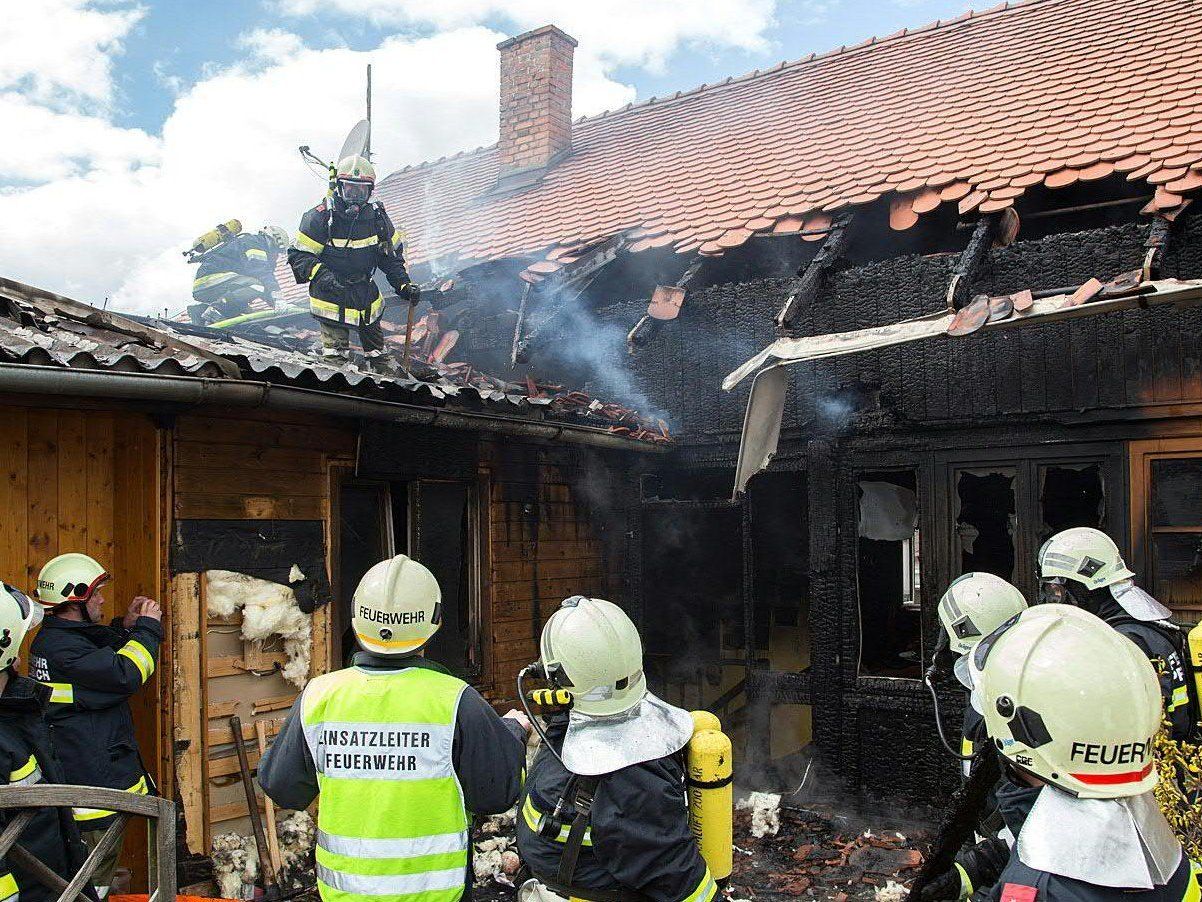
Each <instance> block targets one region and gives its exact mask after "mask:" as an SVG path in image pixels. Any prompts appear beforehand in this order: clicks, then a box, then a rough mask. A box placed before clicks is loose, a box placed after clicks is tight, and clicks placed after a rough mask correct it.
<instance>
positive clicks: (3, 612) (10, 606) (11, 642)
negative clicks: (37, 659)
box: [0, 583, 42, 670]
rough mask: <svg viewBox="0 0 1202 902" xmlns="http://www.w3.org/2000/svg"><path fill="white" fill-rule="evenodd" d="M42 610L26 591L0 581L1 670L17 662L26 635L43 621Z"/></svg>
mask: <svg viewBox="0 0 1202 902" xmlns="http://www.w3.org/2000/svg"><path fill="white" fill-rule="evenodd" d="M41 612H42V609H41V608H40V607H39V606H38V605H36V604H34V603H33V602H32V601H30V600H29V599H28V598H26V597H25V593H23V592H21V591H20V590H19V589H15V588H13V587H12V586H10V585H8V583H0V670H7V669H8V668H9V667H12V666H13V664H14V663H15V662H16V660H17V655H19V654H20V653H21V643H22V642H24V641H25V635H26V634H27V633H28V632H29V631H30V630H31V629H33V628H34V627H35V626H37V624H38V623H40V622H41V616H40V615H41Z"/></svg>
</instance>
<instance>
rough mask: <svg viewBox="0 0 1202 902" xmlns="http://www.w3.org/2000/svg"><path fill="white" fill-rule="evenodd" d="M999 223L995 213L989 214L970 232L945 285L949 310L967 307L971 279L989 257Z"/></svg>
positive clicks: (999, 219)
mask: <svg viewBox="0 0 1202 902" xmlns="http://www.w3.org/2000/svg"><path fill="white" fill-rule="evenodd" d="M1000 223H1001V216H1000V215H999V214H997V213H990V214H989V215H987V216H982V217H981V218H980V219H978V220H977V224H976V226H975V227H974V228H973V230H972V237H971V238H969V239H968V247H966V248H964V252H963V253H962V254H960V259H959V260H957V261H956V266H955V268H954V269H953V270H952V279H951V281H950V282H949V283H948V285H947V308H948V309H949V310H960V309H962V308H963V307H965V306H967V305H968V302H969V300H970V299H971V297H972V295H971V294H970V292H971V291H972V283H973V279H975V278H976V275H977V273H978V272H979V271H980V269H981V265H982V264H983V263H984V262H985V259H986V258H987V257H988V256H989V249H990V248H991V247H992V246H993V240H994V238H995V237H996V236H997V234H998V226H999V225H1000Z"/></svg>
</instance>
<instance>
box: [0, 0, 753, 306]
mask: <svg viewBox="0 0 1202 902" xmlns="http://www.w3.org/2000/svg"><path fill="white" fill-rule="evenodd" d="M47 2H53V3H56V4H59V5H60V7H61V8H62V9H63V10H66V11H68V12H70V11H74V13H79V14H81V15H82V16H83V20H82V23H77V26H73V28H74V31H73V32H72V34H73V35H74V37H72V38H71V41H72V42H73V43H72V46H76V47H78V46H86V47H90V48H91V52H92V56H93V57H95V58H94V59H91V60H90V61H88V62H87V64H86V65H84V64H82V63H81V64H80V65H82V66H83V69H81V70H78V71H77V70H75V69H72V68H70V67H66V66H64V64H61V63H60V62H59V61H58V59H57V58H58V57H59V56H61V55H62V54H59V53H57V52H56V51H57V43H58V37H59V36H58V34H57V33H53V34H50V33H45V32H43V33H41V34H33V35H32V37H29V40H31V41H34V39H35V38H36V39H37V40H36V42H35V44H34V46H33V49H32V50H29V51H28V52H27V53H26V54H25V56H24V57H22V58H23V59H25V60H26V62H16V63H14V62H11V61H8V60H5V59H4V54H3V53H0V121H4V122H5V123H8V122H10V121H11V122H17V123H18V124H19V128H18V129H16V131H18V132H19V133H20V134H21V135H22V140H21V141H19V142H0V273H3V274H4V275H6V276H8V277H11V278H16V279H20V280H22V281H26V282H30V283H32V284H36V285H41V286H44V287H46V288H49V289H51V290H55V291H60V292H62V293H64V294H68V295H71V296H75V297H78V298H80V299H81V300H86V301H91V302H95V303H99V302H101V301H103V300H104V299H105V298H106V297H109V298H111V299H112V305H113V306H115V307H119V308H123V309H131V310H136V311H142V312H161V311H162V310H163V308H164V307H167V308H169V309H170V310H171V311H172V312H173V313H174V312H176V311H178V310H180V309H181V308H183V307H184V306H185V305H186V304H187V302H188V301H189V300H190V284H191V277H192V270H191V268H190V267H188V266H187V265H186V264H185V263H184V262H183V258H182V257H181V255H180V251H181V250H182V249H183V248H184V247H185V246H186V245H187V244H188V243H189V242H190V240H191V239H192V238H193V237H194V236H195V235H197V234H199V233H200V232H203V231H206V230H207V229H209V228H211V227H212V226H213V225H214V224H215V223H217V222H221V221H224V220H226V219H229V218H231V217H237V218H239V219H241V220H242V222H243V224H244V225H245V226H247V227H249V228H258V227H259V226H261V225H262V224H264V223H272V224H278V225H282V226H284V227H285V228H287V229H289V230H291V229H292V228H294V227H295V224H296V222H297V221H298V219H299V217H300V214H301V213H302V211H304V210H305V209H307V208H308V207H309V206H311V205H312V204H314V203H315V202H316V201H317V200H319V199H320V197H321V195H322V193H323V190H324V184H323V181H322V180H321V179H320V178H316V177H314V175H313V174H312V173H311V172H310V171H309V170H308V169H307V168H306V167H305V166H304V165H303V163H302V161H301V159H300V156H299V154H298V153H297V147H298V146H299V145H301V144H307V145H309V146H311V147H312V148H313V150H314V151H315V152H316V153H318V154H319V155H332V154H334V153H336V152H337V150H338V148H339V146H340V145H341V142H342V139H343V137H344V136H345V134H346V131H347V129H349V128H350V126H351V125H352V124H353V123H354V121H355V120H356V119H358V118H359V117H360V116H361V111H362V109H363V80H364V67H365V65H366V64H367V63H368V62H371V63H372V64H373V119H374V123H375V134H374V136H373V142H372V143H373V146H372V150H373V156H374V157H375V159H376V161H377V164H378V166H379V168H380V170H381V172H389V171H391V170H394V169H397V168H400V167H401V166H404V165H407V164H410V163H415V162H419V161H421V160H428V159H432V158H436V157H439V156H442V155H444V154H450V153H455V152H457V151H460V150H463V149H470V148H472V147H476V146H480V145H487V144H491V143H493V142H494V141H495V140H496V131H497V84H498V77H497V54H496V50H495V46H496V44H497V42H498V41H500V40H502V39H503V38H504V37H506V32H502V31H499V30H496V29H494V28H490V27H487V26H486V25H484V24H482V21H481V20H482V17H484V16H486V15H488V14H489V13H490V11H492V12H495V11H496V10H497V8H498V4H497V3H492V2H486V0H452V2H450V3H449V4H446V5H445V6H446V9H445V10H444V9H443V7H438V8H437V9H435V7H436V4H428V5H426V6H425V7H423V9H425V10H426V11H425V13H422V15H421V17H420V18H421V24H423V25H424V26H426V27H425V28H424V30H423V31H422V35H423V36H421V37H412V36H405V35H403V34H394V35H392V36H390V37H387V38H385V39H384V40H383V41H382V42H381V43H380V44H379V46H377V47H376V48H375V49H374V50H372V51H370V52H359V51H353V50H350V49H347V48H345V47H336V48H330V49H316V48H312V47H309V46H307V45H306V44H305V43H304V41H303V40H302V39H301V38H300V37H298V36H297V35H295V34H293V33H291V32H289V31H287V30H283V29H278V28H272V29H261V30H255V31H252V32H249V33H247V34H246V35H244V36H243V38H242V39H241V42H240V45H239V46H240V48H241V49H242V50H243V51H244V53H245V56H244V58H243V59H242V60H240V61H239V62H238V63H237V64H236V65H232V66H227V67H225V68H216V67H210V68H207V69H205V71H204V73H203V75H202V77H201V78H200V80H199V81H197V82H196V83H194V84H193V85H191V86H190V87H188V86H182V85H180V84H179V82H178V81H175V80H170V79H171V76H170V75H168V74H167V71H166V69H165V67H160V71H159V72H158V78H159V79H160V81H161V83H164V84H166V85H168V86H169V87H170V88H171V89H172V93H173V94H174V106H173V108H172V112H171V114H170V115H169V116H168V118H167V120H166V121H165V123H164V125H163V127H162V130H161V133H160V134H158V135H151V134H147V133H146V132H143V131H140V130H137V129H126V128H121V127H119V126H117V125H115V124H114V123H113V121H112V119H111V118H110V117H111V115H112V111H111V108H110V109H105V106H104V105H105V104H107V103H109V102H110V101H111V100H112V97H113V90H114V89H113V81H112V61H113V58H114V57H115V55H116V54H118V53H119V52H120V49H121V41H122V39H123V37H124V36H126V35H128V33H129V31H130V29H131V28H133V27H134V25H135V24H136V21H137V17H138V16H140V15H141V11H140V9H139V8H138V7H133V6H130V5H129V4H128V3H123V2H122V0H97V3H96V5H95V6H93V7H89V6H88V4H87V3H86V2H85V0H47ZM287 2H289V3H290V4H292V5H294V6H297V8H298V9H299V8H300V6H301V5H303V3H305V2H306V0H287ZM324 2H325V3H327V6H326V9H327V10H331V11H333V12H339V7H340V6H341V4H343V3H344V2H346V0H324ZM328 4H333V7H332V8H331V7H330V6H329V5H328ZM371 5H372V4H366V6H367V7H368V8H370V7H371ZM378 5H380V6H382V7H384V8H388V9H392V10H393V11H394V12H395V11H397V10H401V9H402V8H403V7H406V6H412V8H413V9H414V10H415V11H417V12H420V10H419V9H418V6H417V4H406V3H403V2H401V0H379V3H378ZM773 5H774V4H773V3H772V2H770V0H741V2H735V0H698V2H697V3H696V4H694V6H692V7H691V8H690V9H689V10H688V12H687V14H684V13H682V11H681V10H680V7H679V5H678V4H675V3H672V2H668V0H643V2H641V3H634V2H630V0H614V2H613V3H612V4H596V3H592V2H588V3H572V4H563V3H549V2H541V0H539V2H536V0H518V2H514V3H511V4H506V7H507V9H506V11H505V14H504V15H502V16H501V19H503V20H504V22H506V23H509V22H512V24H513V26H514V29H519V28H524V27H527V26H537V25H541V24H543V23H544V22H545V21H548V20H549V19H551V18H554V19H555V20H556V21H557V22H558V23H559V24H561V25H562V26H563V27H564V28H566V29H567V30H568V31H569V32H571V33H573V34H575V36H576V37H578V38H579V39H580V41H581V47H580V48H579V50H578V51H577V64H576V72H575V86H574V104H573V106H574V112H575V113H576V115H588V114H592V113H596V112H600V111H601V110H604V109H616V108H618V107H620V106H622V105H624V104H626V103H628V102H629V101H631V100H633V99H635V92H634V89H633V87H631V86H629V85H626V84H622V83H621V82H619V81H617V80H615V79H614V78H613V77H612V75H611V73H612V71H613V69H614V67H615V66H616V65H619V64H627V65H630V64H637V65H641V66H645V67H653V66H656V65H662V64H663V63H664V61H666V60H667V59H669V58H670V56H671V54H672V53H673V52H674V50H675V49H677V48H679V46H681V45H682V44H687V43H690V42H709V43H714V44H724V45H726V46H732V45H733V46H740V47H743V46H746V47H755V46H759V45H760V44H761V43H762V42H763V40H764V38H763V33H764V30H765V29H766V27H767V25H768V24H769V23H770V22H771V13H772V9H773ZM552 7H555V9H554V10H552ZM355 9H359V6H358V4H357V3H356V5H355ZM97 10H100V12H98V11H97ZM440 10H442V11H440ZM553 12H554V15H553V14H552V13H553ZM415 15H416V13H415ZM95 16H99V17H100V18H99V20H97V19H96V18H95ZM85 25H86V26H88V27H86V28H85V27H84V26H85ZM102 26H103V27H102ZM89 29H90V30H89ZM509 33H512V31H509ZM29 34H31V33H28V32H27V36H29ZM51 57H54V58H53V59H51ZM39 59H40V60H42V61H43V63H44V64H43V65H40V66H39V65H38V64H37V60H39ZM89 67H90V69H89ZM84 70H88V73H89V74H85V73H84ZM93 78H95V80H93ZM169 80H170V81H169ZM6 84H7V85H9V86H10V87H9V90H8V91H7V92H5V91H4V87H3V86H4V85H6ZM47 92H49V93H50V94H54V95H55V96H59V97H61V96H62V95H63V93H64V92H66V94H67V95H68V96H69V97H71V98H74V100H73V101H72V103H73V104H74V108H72V107H71V106H64V105H63V104H62V103H61V102H59V101H57V100H49V99H47ZM10 144H11V145H14V146H12V147H10V146H8V145H10ZM20 145H23V146H20ZM30 147H36V148H39V152H38V153H37V154H28V155H26V154H27V150H26V149H27V148H30ZM6 183H7V184H6Z"/></svg>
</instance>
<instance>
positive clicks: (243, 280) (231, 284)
mask: <svg viewBox="0 0 1202 902" xmlns="http://www.w3.org/2000/svg"><path fill="white" fill-rule="evenodd" d="M241 229H242V224H241V223H239V222H238V220H236V219H231V220H230V221H229V222H227V223H223V224H222V225H220V226H218V227H217V228H215V229H213V230H212V231H211V232H206V233H205V234H204V235H202V236H200V237H199V238H197V239H196V242H195V243H194V244H193V245H192V247H190V248H189V249H188V250H186V251H185V252H184V254H185V256H187V258H188V262H189V263H199V264H200V266H199V267H197V269H196V277H195V278H194V279H193V280H192V299H193V301H194V302H195V303H193V304H191V305H189V307H188V316H189V318H190V319H191V320H192V323H193V324H194V325H212V324H213V323H216V322H220V321H221V320H224V319H229V318H230V317H234V316H239V315H241V314H243V313H247V312H248V311H249V310H250V304H251V302H252V301H254V300H263V301H265V302H266V303H267V304H268V305H269V306H274V304H275V300H274V296H275V293H276V292H277V291H279V288H280V286H279V284H278V283H277V282H276V278H275V265H276V261H277V260H278V259H279V257H280V254H282V253H284V252H285V251H287V250H288V245H289V244H290V243H291V241H290V239H289V237H288V233H287V232H286V231H284V230H283V229H281V228H280V227H279V226H264V227H263V228H262V229H261V230H260V231H258V232H255V233H251V232H243V231H242V230H241Z"/></svg>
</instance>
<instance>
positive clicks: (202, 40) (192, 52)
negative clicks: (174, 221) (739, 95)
mask: <svg viewBox="0 0 1202 902" xmlns="http://www.w3.org/2000/svg"><path fill="white" fill-rule="evenodd" d="M433 2H437V0H433ZM571 2H573V0H564V3H565V5H567V4H568V3H571ZM363 5H364V6H365V7H370V5H371V4H370V2H369V0H364V3H363ZM992 5H995V4H993V3H970V2H965V0H826V2H807V0H784V2H781V3H778V4H777V5H776V13H775V20H776V23H777V24H776V26H775V27H773V28H771V29H770V30H768V31H767V32H766V37H767V39H768V42H769V44H770V46H769V48H768V49H766V50H762V51H761V50H747V49H743V48H737V47H720V46H711V47H697V46H688V47H681V48H679V49H677V50H676V51H675V52H674V53H673V54H672V56H671V57H670V59H669V61H668V65H667V67H666V71H662V72H658V71H657V72H652V71H648V70H647V69H646V68H645V67H642V66H637V65H625V66H617V67H615V68H614V69H613V70H612V75H613V77H614V78H615V79H617V80H618V81H621V82H623V83H626V84H630V85H634V87H635V89H636V90H637V92H638V96H639V98H640V99H645V98H647V97H651V96H657V95H660V96H662V95H664V94H670V93H672V92H673V91H677V90H682V89H687V88H690V87H693V86H695V85H698V84H702V83H703V82H714V81H721V80H722V79H724V78H726V77H727V76H728V75H737V74H741V73H743V72H747V71H750V70H752V69H757V68H762V67H766V66H771V65H774V64H776V63H778V62H780V61H781V60H783V59H790V60H791V59H796V58H798V57H801V56H805V55H806V54H808V53H810V52H812V51H819V52H821V51H823V50H829V49H832V48H835V47H839V46H840V45H844V44H855V43H858V42H860V41H862V40H864V39H866V38H868V37H871V36H873V35H885V34H890V33H892V32H894V31H897V30H898V29H899V28H903V27H906V26H911V27H913V26H917V25H924V24H926V23H928V22H933V21H935V20H936V19H944V18H952V17H955V16H958V15H961V14H962V13H964V12H965V11H966V10H967V9H970V8H975V9H983V8H987V7H989V6H992ZM690 6H691V4H689V3H688V2H686V0H681V2H680V7H681V10H682V12H681V15H682V16H687V15H689V13H688V12H687V10H688V9H689V8H690ZM146 8H147V13H146V16H145V18H144V19H143V20H142V21H141V23H140V24H139V25H138V27H137V28H136V29H135V30H134V32H133V33H132V34H131V36H130V38H129V39H128V41H127V42H126V46H125V53H124V55H123V57H122V58H120V59H119V62H118V64H117V72H118V73H119V74H118V80H119V84H120V90H121V93H122V95H123V97H122V103H121V108H120V115H119V121H120V123H121V124H122V125H126V126H131V127H138V128H143V129H148V130H157V129H158V128H159V127H161V125H162V123H163V120H164V119H165V118H166V117H167V116H168V115H169V114H170V112H171V108H172V106H173V103H174V94H173V92H172V91H171V89H170V88H169V87H168V86H167V85H165V84H164V80H163V77H164V76H166V77H173V78H178V79H181V80H182V82H183V83H184V84H191V83H194V82H196V81H197V80H199V79H201V78H203V77H204V75H205V73H206V72H207V71H211V70H213V69H215V68H223V67H225V66H229V65H231V64H233V63H236V62H237V61H238V60H239V59H241V58H242V57H243V56H244V55H245V50H244V48H242V47H240V46H239V44H238V38H239V36H240V35H243V34H245V33H247V32H249V31H251V30H253V29H256V28H268V27H273V26H285V27H287V28H288V30H289V31H292V32H294V33H296V34H298V35H300V36H301V37H302V38H304V39H305V41H306V43H307V44H309V45H310V46H313V47H350V48H352V49H354V50H360V51H370V50H372V49H373V48H375V47H377V46H378V45H379V43H380V41H381V40H382V39H383V38H384V37H386V36H388V35H394V34H397V33H398V32H401V33H404V34H410V35H425V34H429V33H430V32H431V31H432V30H433V29H432V28H431V27H430V26H429V25H423V24H420V23H418V24H413V25H408V26H404V25H398V24H396V23H391V24H388V25H381V24H375V23H372V22H370V21H364V20H362V19H354V18H350V17H347V16H345V15H343V14H342V13H340V12H330V13H326V14H320V13H319V14H318V15H315V16H308V17H288V16H281V15H279V13H278V12H277V11H276V10H275V9H273V5H272V4H271V3H265V2H246V0H206V2H205V3H204V4H197V3H196V2H195V0H152V2H149V3H148V4H146ZM198 8H201V9H204V10H205V11H206V15H198V13H197V10H198ZM480 21H481V22H482V24H484V25H485V26H487V27H489V28H492V29H494V30H496V31H498V32H505V33H508V32H510V31H511V30H512V29H511V27H510V25H511V23H510V22H507V21H506V20H505V18H504V17H501V16H496V15H489V16H486V17H483V18H482V19H481V20H480Z"/></svg>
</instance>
